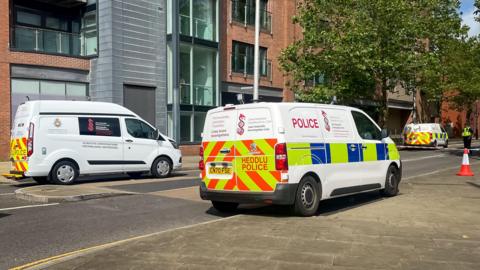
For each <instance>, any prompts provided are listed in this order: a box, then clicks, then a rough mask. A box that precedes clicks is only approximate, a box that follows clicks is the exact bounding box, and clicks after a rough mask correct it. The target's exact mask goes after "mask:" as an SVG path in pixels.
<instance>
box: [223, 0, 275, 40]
mask: <svg viewBox="0 0 480 270" xmlns="http://www.w3.org/2000/svg"><path fill="white" fill-rule="evenodd" d="M267 7H268V0H261V1H260V28H261V29H262V30H264V31H267V32H271V31H272V23H271V22H272V14H271V13H270V12H269V11H268V8H267ZM232 20H233V21H234V22H238V23H241V24H244V25H245V26H247V25H255V0H232Z"/></svg>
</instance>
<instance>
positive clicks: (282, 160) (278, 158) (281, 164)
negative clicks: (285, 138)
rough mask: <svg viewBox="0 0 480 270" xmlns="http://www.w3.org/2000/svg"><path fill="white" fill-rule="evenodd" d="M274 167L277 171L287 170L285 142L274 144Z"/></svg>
mask: <svg viewBox="0 0 480 270" xmlns="http://www.w3.org/2000/svg"><path fill="white" fill-rule="evenodd" d="M275 169H276V170H277V171H286V170H288V157H287V144H286V143H279V144H277V145H275Z"/></svg>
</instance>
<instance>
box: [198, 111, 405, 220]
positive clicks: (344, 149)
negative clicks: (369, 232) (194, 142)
mask: <svg viewBox="0 0 480 270" xmlns="http://www.w3.org/2000/svg"><path fill="white" fill-rule="evenodd" d="M202 136H203V138H202V145H201V148H200V157H201V160H200V162H199V168H200V170H201V175H200V177H201V183H200V196H201V198H202V199H204V200H210V201H212V204H213V206H214V207H215V208H216V209H218V210H219V211H232V210H234V209H236V207H238V205H239V203H252V202H263V203H269V204H281V205H292V206H293V208H294V210H295V212H296V213H297V214H298V215H302V216H310V215H313V214H315V213H316V211H317V208H318V205H319V201H320V200H326V199H330V198H336V197H341V196H346V195H350V194H355V193H360V192H368V191H374V190H381V191H382V193H383V194H385V195H386V196H395V195H396V194H397V193H398V185H399V182H400V179H401V176H402V166H401V162H400V156H399V152H398V151H397V148H396V146H395V144H394V143H393V141H392V140H391V139H390V138H389V137H388V136H387V134H386V131H385V130H384V131H382V130H380V128H379V127H378V125H377V124H376V123H375V122H374V121H373V120H372V119H371V118H370V117H369V116H368V115H367V114H365V113H364V112H362V111H361V110H358V109H356V108H351V107H344V106H336V105H323V104H307V103H254V104H245V105H227V106H225V107H220V108H216V109H212V110H210V111H209V112H208V113H207V116H206V120H205V126H204V130H203V134H202Z"/></svg>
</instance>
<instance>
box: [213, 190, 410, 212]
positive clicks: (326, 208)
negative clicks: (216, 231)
mask: <svg viewBox="0 0 480 270" xmlns="http://www.w3.org/2000/svg"><path fill="white" fill-rule="evenodd" d="M401 195H402V194H401V193H400V194H399V195H398V196H401ZM385 199H388V198H385V197H383V196H382V195H381V194H380V192H379V191H372V192H366V193H361V194H355V195H350V196H346V197H341V198H336V199H329V200H325V201H321V202H320V205H319V207H318V211H317V214H316V216H329V215H334V214H337V213H339V212H344V211H348V210H351V209H355V208H357V207H361V206H364V205H368V204H371V203H376V202H380V201H383V200H385ZM206 213H207V214H210V215H214V216H218V217H228V216H231V215H234V214H244V215H258V216H266V217H277V218H285V217H292V216H294V213H293V211H292V207H290V206H282V205H261V204H256V205H253V204H252V205H240V208H239V209H238V210H237V211H235V212H232V213H229V214H227V213H221V212H219V211H217V210H216V209H215V208H213V207H211V208H209V209H208V210H207V211H206Z"/></svg>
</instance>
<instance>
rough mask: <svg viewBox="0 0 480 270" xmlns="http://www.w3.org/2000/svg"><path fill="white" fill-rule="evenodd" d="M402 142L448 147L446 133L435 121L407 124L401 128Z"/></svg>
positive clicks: (408, 144) (405, 143) (414, 144)
mask: <svg viewBox="0 0 480 270" xmlns="http://www.w3.org/2000/svg"><path fill="white" fill-rule="evenodd" d="M403 143H404V145H407V146H433V147H438V146H443V147H444V148H447V147H448V133H447V132H446V131H445V129H443V127H442V126H440V124H437V123H424V124H413V123H412V124H408V125H406V126H405V128H404V129H403Z"/></svg>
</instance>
